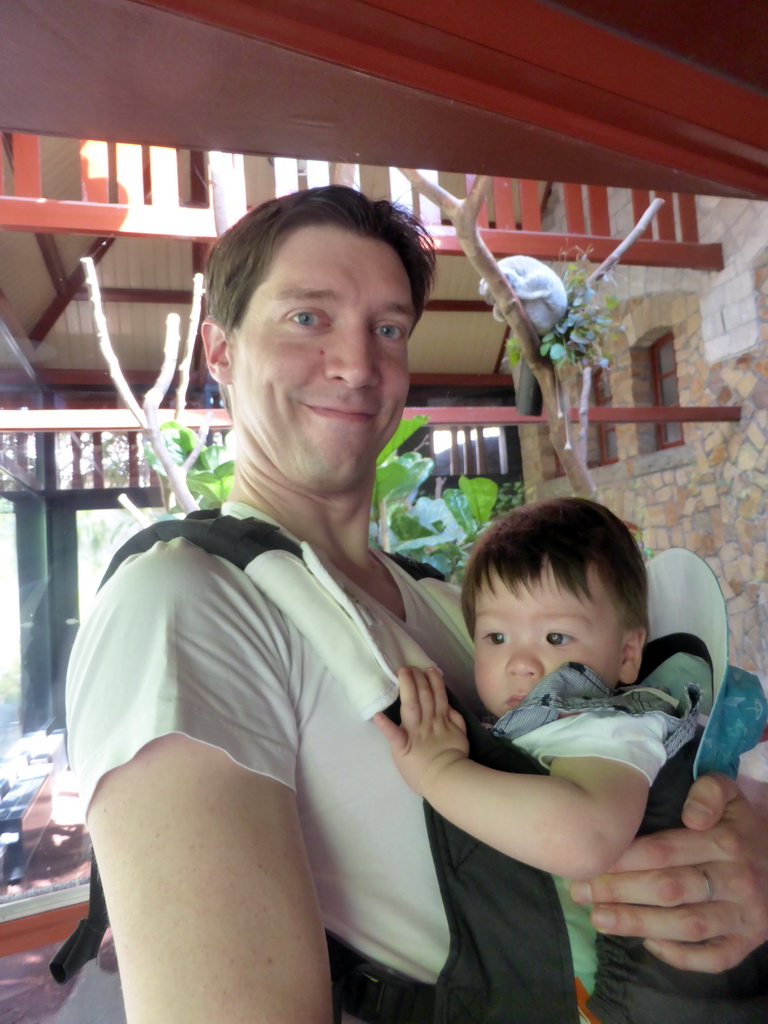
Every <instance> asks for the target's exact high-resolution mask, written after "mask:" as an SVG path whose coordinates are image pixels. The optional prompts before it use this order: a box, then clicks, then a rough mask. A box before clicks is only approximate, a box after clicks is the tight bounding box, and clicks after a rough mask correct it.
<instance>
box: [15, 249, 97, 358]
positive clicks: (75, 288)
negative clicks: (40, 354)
mask: <svg viewBox="0 0 768 1024" xmlns="http://www.w3.org/2000/svg"><path fill="white" fill-rule="evenodd" d="M114 240H115V239H114V238H95V239H94V240H93V242H92V243H91V244H90V245H89V246H88V249H87V251H86V252H85V253H84V255H85V256H90V257H91V259H92V260H93V261H94V263H98V262H99V261H100V260H101V259H102V258H103V257H104V256H105V255H106V253H107V250H108V249H109V248H110V246H111V245H112V243H113V242H114ZM84 284H85V272H84V271H83V265H82V263H78V265H77V266H76V267H75V269H74V270H73V271H72V273H71V274H69V275H68V276H67V278H66V281H65V283H64V287H63V288H62V289H61V290H60V291H58V292H57V293H56V295H55V296H54V298H53V299H52V300H51V302H49V303H48V306H47V307H46V309H45V310H44V311H43V313H42V314H41V315H40V316H39V317H38V319H37V321H36V323H35V324H34V326H33V327H32V329H31V330H30V332H29V338H30V341H32V342H33V343H34V344H38V345H39V344H40V342H41V341H45V338H46V336H47V334H48V332H49V331H50V330H51V329H52V327H53V325H54V324H55V323H56V321H57V320H58V319H59V317H60V316H61V314H62V313H63V312H64V310H65V309H66V308H67V306H68V305H69V303H70V302H71V301H72V299H73V298H74V297H75V296H76V295H77V293H78V292H79V291H80V289H81V288H82V287H83V285H84Z"/></svg>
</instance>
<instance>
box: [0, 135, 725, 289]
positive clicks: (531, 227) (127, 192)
mask: <svg viewBox="0 0 768 1024" xmlns="http://www.w3.org/2000/svg"><path fill="white" fill-rule="evenodd" d="M4 139H5V142H6V145H5V149H6V156H7V165H8V167H9V168H10V172H9V173H8V174H6V176H5V178H6V180H2V179H1V178H0V227H3V228H7V229H11V230H17V231H34V232H38V233H46V232H48V233H50V232H53V233H71V232H75V233H81V234H89V235H97V236H113V235H148V236H166V237H167V236H170V237H176V238H189V239H212V238H214V237H215V227H214V218H213V211H212V207H211V205H210V202H209V200H208V187H207V170H206V159H205V155H204V154H202V153H199V152H190V151H183V150H182V151H177V150H174V149H167V148H165V147H161V146H140V145H135V144H128V143H115V144H112V143H106V142H100V141H93V140H89V141H84V142H81V143H78V142H77V141H76V140H55V146H58V147H59V148H61V147H64V146H66V145H71V146H77V147H78V148H79V157H80V197H79V198H78V199H61V198H56V197H54V196H52V195H48V196H46V195H45V194H44V191H43V182H44V181H46V180H48V179H50V178H51V174H47V173H46V174H44V173H43V172H44V170H45V167H44V163H43V161H42V159H41V145H40V139H39V138H38V137H37V136H34V135H22V134H12V135H5V136H4ZM240 166H242V175H243V179H244V180H243V185H244V189H245V193H246V197H247V199H248V202H249V204H250V205H256V204H258V203H261V202H263V201H265V200H266V199H269V198H271V197H273V196H275V195H283V194H285V193H287V192H290V191H294V190H296V189H301V188H307V187H311V186H313V185H322V184H327V183H329V182H331V181H334V182H342V183H346V184H351V185H355V186H356V187H358V188H360V190H361V191H363V192H365V193H367V194H372V195H373V194H375V195H377V196H381V195H388V196H389V197H390V198H392V199H394V200H397V201H398V202H400V203H402V204H404V205H406V206H410V207H411V208H412V209H413V210H414V212H416V213H418V214H419V215H420V217H421V218H422V220H423V221H424V222H425V223H426V224H427V225H428V227H429V229H430V231H431V233H432V234H433V237H434V238H435V241H436V244H437V246H438V250H439V252H441V253H445V254H459V253H460V252H461V249H460V247H459V245H458V242H457V240H456V235H455V232H454V229H453V227H452V226H450V225H448V224H446V223H443V222H442V218H441V216H440V212H439V210H438V209H437V207H435V206H434V204H432V203H430V202H429V201H427V200H425V199H424V197H422V196H420V195H418V194H417V193H415V192H414V191H413V189H412V186H411V185H410V183H409V182H408V181H407V180H406V179H405V177H404V176H403V175H402V174H400V173H399V172H398V171H397V170H396V169H394V168H382V167H365V166H358V165H352V164H331V163H323V162H321V161H311V160H294V159H288V158H281V157H275V158H273V159H268V158H266V157H250V156H247V157H244V158H243V159H242V161H241V162H240ZM0 171H1V164H0ZM424 173H425V174H426V175H428V176H429V177H431V178H432V179H433V180H436V181H437V182H438V183H439V184H442V185H444V186H445V187H447V188H448V190H449V191H451V192H453V193H454V194H456V195H459V196H462V195H464V194H465V193H466V188H467V182H468V181H469V180H471V176H466V175H459V174H455V173H452V174H444V173H442V172H440V173H438V172H436V171H425V172H424ZM180 182H184V183H185V188H183V189H182V188H181V187H180ZM551 188H552V185H551V183H550V184H544V183H541V182H537V181H528V180H518V179H513V178H494V180H493V189H492V195H491V196H490V197H489V200H488V202H487V203H486V204H485V206H484V207H483V210H482V211H481V216H480V226H481V229H482V231H483V235H484V237H485V240H486V242H487V244H488V245H489V247H490V249H491V251H492V252H493V253H494V255H496V256H497V257H500V256H504V255H510V254H513V253H521V254H527V255H532V256H538V257H540V258H543V259H560V258H562V257H563V255H565V254H566V253H569V252H572V251H574V250H577V249H581V250H585V251H587V250H588V251H590V253H591V255H592V256H593V258H595V259H602V258H604V256H606V255H608V253H609V252H610V251H611V250H612V249H613V247H614V246H615V244H616V242H617V240H618V239H619V238H621V237H623V236H624V234H625V233H626V230H627V226H626V224H622V225H621V226H618V225H616V224H614V223H612V216H611V208H610V206H609V190H608V189H607V188H605V187H602V186H594V185H590V186H581V185H574V184H564V185H562V192H563V199H564V221H565V223H564V225H563V224H559V225H558V226H557V229H556V230H555V229H553V230H544V229H543V225H542V206H543V199H544V198H545V196H546V195H547V194H548V192H549V190H550V189H551ZM614 191H616V190H614ZM622 191H624V192H625V193H626V195H627V202H626V203H624V204H623V205H625V206H626V205H628V203H631V206H632V209H633V210H634V211H635V212H636V213H637V211H642V210H643V209H645V207H646V206H647V205H648V202H649V200H650V198H651V196H650V193H648V192H643V191H632V192H631V193H630V191H629V190H622ZM659 195H661V196H662V198H664V199H665V200H666V204H665V206H664V208H663V210H662V212H661V214H660V215H659V216H658V218H657V221H656V224H655V225H654V226H653V227H652V228H649V229H648V231H647V232H646V234H645V236H644V237H643V238H642V239H641V240H640V241H639V242H637V243H636V244H635V246H634V247H633V248H632V250H631V251H630V253H629V254H628V256H627V257H626V258H625V262H627V263H635V264H641V265H646V266H670V267H690V268H693V269H702V270H718V269H721V268H722V265H723V258H722V249H721V246H720V245H717V244H706V245H704V244H701V243H700V242H699V238H698V227H697V220H696V202H695V198H694V197H693V196H690V195H673V194H671V193H659ZM617 205H618V206H621V205H622V204H621V203H619V204H617ZM635 219H636V218H635Z"/></svg>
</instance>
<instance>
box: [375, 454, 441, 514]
mask: <svg viewBox="0 0 768 1024" xmlns="http://www.w3.org/2000/svg"><path fill="white" fill-rule="evenodd" d="M433 468H434V463H433V461H432V459H425V458H422V456H421V455H419V454H418V453H417V452H404V453H403V454H402V455H398V456H397V457H396V458H390V459H388V460H387V462H386V463H384V464H383V465H381V466H377V467H376V481H375V484H374V489H373V508H374V510H376V509H378V507H379V503H380V502H381V501H382V500H384V499H385V500H386V501H387V503H388V504H391V503H392V502H395V501H400V500H403V499H404V498H407V497H408V495H409V494H411V493H412V492H413V491H415V490H416V488H417V487H419V486H420V485H421V484H423V483H424V481H425V480H426V479H427V477H428V476H429V474H430V473H431V472H432V470H433Z"/></svg>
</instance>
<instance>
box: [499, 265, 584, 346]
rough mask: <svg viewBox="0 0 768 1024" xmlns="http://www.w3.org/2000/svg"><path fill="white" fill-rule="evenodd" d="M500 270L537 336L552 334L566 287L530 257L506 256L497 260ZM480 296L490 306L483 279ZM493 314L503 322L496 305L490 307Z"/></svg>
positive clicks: (565, 301)
mask: <svg viewBox="0 0 768 1024" xmlns="http://www.w3.org/2000/svg"><path fill="white" fill-rule="evenodd" d="M499 269H500V270H501V272H502V274H504V276H505V277H506V279H507V280H508V281H509V283H510V284H511V285H512V287H513V288H514V289H515V291H516V292H517V295H518V297H519V298H520V301H521V302H522V303H523V305H524V306H525V311H526V313H527V314H528V316H529V317H530V318H531V323H532V324H533V326H534V327H535V328H536V331H537V333H538V335H539V337H542V336H543V335H544V334H546V333H547V332H548V331H551V330H552V328H553V327H554V326H555V324H556V323H557V322H558V321H559V320H561V319H562V317H563V316H564V315H565V311H566V309H567V306H568V297H567V295H566V293H565V285H564V284H563V282H562V281H561V280H560V278H559V277H558V276H557V274H556V273H555V272H554V270H552V268H551V267H548V266H547V265H546V264H545V263H541V262H540V261H539V260H536V259H534V258H533V256H505V257H504V259H503V260H499ZM480 294H481V295H482V297H483V298H484V299H485V301H486V302H487V303H488V304H489V305H493V298H492V297H491V293H490V291H489V289H488V285H487V284H486V283H485V280H484V279H481V281H480ZM493 315H494V317H495V319H496V320H499V321H503V320H504V317H503V316H502V315H501V313H500V312H499V309H498V306H495V305H494V306H493Z"/></svg>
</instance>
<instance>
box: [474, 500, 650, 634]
mask: <svg viewBox="0 0 768 1024" xmlns="http://www.w3.org/2000/svg"><path fill="white" fill-rule="evenodd" d="M590 566H592V567H593V568H594V569H595V571H596V572H597V574H598V576H599V578H600V580H601V581H602V583H603V586H604V587H605V588H606V590H607V592H608V594H609V595H610V597H611V598H612V599H613V601H614V602H615V603H616V606H617V608H618V609H619V611H620V614H621V618H622V622H623V625H624V626H625V628H627V629H636V628H641V627H642V628H643V629H646V630H647V628H648V577H647V575H646V571H645V564H644V562H643V558H642V555H641V554H640V549H639V547H638V545H637V542H636V541H635V538H634V537H633V536H632V534H631V533H630V532H629V529H628V528H627V526H626V525H625V524H624V523H623V522H622V521H621V520H620V519H619V518H618V517H617V516H615V515H614V514H613V512H610V511H609V510H608V509H607V508H605V506H604V505H599V504H597V502H594V501H588V500H587V499H586V498H548V499H545V500H543V501H536V502H533V503H532V504H530V505H522V506H521V507H520V508H516V509H514V510H513V511H512V512H510V513H509V514H508V515H505V516H503V517H502V518H500V519H497V520H496V521H495V522H493V523H492V524H491V525H490V526H489V527H488V529H487V530H486V532H485V533H484V534H483V535H482V536H481V537H480V539H479V540H478V542H477V544H476V545H475V547H474V548H473V550H472V554H471V556H470V559H469V564H468V566H467V571H466V573H465V576H464V583H463V586H462V593H461V605H462V611H463V613H464V619H465V621H466V623H467V628H468V629H469V632H470V635H472V634H473V633H474V628H475V602H476V598H477V593H478V591H480V590H482V589H484V588H487V587H490V586H491V585H492V584H493V583H495V582H496V581H500V582H501V583H503V584H504V585H505V586H506V587H508V588H509V589H510V590H512V591H514V592H517V591H519V590H520V588H521V587H525V588H526V589H530V588H531V586H532V585H533V584H535V583H536V582H537V581H538V580H540V579H541V577H542V576H543V574H544V573H545V572H546V571H547V569H551V571H552V574H553V576H554V578H555V580H556V582H557V584H558V586H560V587H562V588H563V589H564V590H567V591H570V593H572V594H575V595H576V596H577V597H580V596H586V597H589V596H590V593H589V587H588V584H587V571H588V569H589V567H590Z"/></svg>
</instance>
